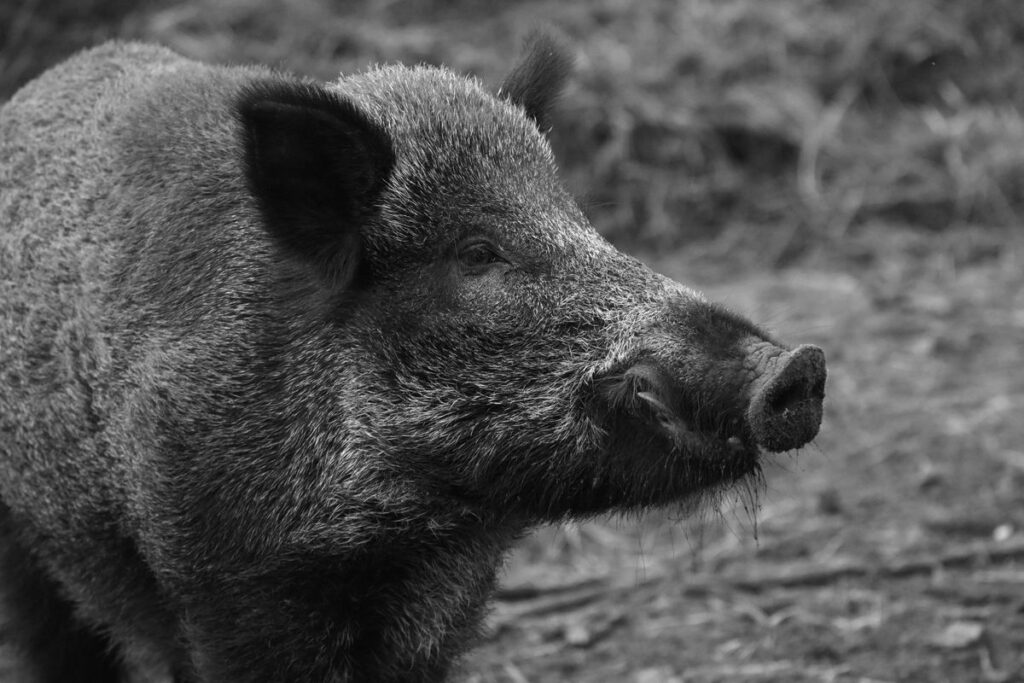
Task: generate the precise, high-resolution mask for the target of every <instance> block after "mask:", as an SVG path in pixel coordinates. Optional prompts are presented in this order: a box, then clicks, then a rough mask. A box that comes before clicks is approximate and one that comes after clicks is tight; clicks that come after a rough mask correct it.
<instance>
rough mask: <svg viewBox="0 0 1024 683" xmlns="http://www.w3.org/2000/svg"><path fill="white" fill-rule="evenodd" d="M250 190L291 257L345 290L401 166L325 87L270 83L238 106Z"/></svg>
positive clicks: (378, 132)
mask: <svg viewBox="0 0 1024 683" xmlns="http://www.w3.org/2000/svg"><path fill="white" fill-rule="evenodd" d="M237 107H238V114H239V117H240V119H241V122H242V129H243V144H244V152H245V157H244V163H245V174H246V179H247V180H248V183H249V189H250V191H251V192H252V194H253V197H255V199H256V201H257V203H258V205H259V208H260V212H261V213H262V215H263V220H264V222H265V226H266V229H267V230H268V232H270V234H271V235H273V236H274V238H276V240H277V241H278V243H279V244H281V245H282V246H283V247H284V248H285V249H286V250H288V251H289V252H291V253H292V254H294V255H296V256H298V257H300V258H301V259H304V260H305V261H307V262H311V263H313V264H314V265H315V266H316V267H317V268H318V269H319V272H320V275H321V276H323V277H324V278H325V279H326V280H327V281H328V282H329V283H330V284H331V285H333V286H337V287H345V286H347V285H348V284H350V283H351V282H352V279H353V278H354V277H355V274H356V271H357V269H358V266H359V251H360V243H361V240H360V235H359V231H360V228H361V226H362V224H363V223H364V222H365V220H366V218H367V217H368V216H369V215H370V214H371V213H372V211H373V210H374V208H375V204H376V201H377V199H378V198H379V196H380V193H381V191H382V190H383V188H384V185H385V183H386V182H387V179H388V177H389V175H390V173H391V168H392V166H393V164H394V152H393V151H392V148H391V143H390V141H389V139H388V137H387V135H386V133H385V132H384V131H383V130H382V129H381V128H380V127H379V126H377V125H376V124H374V123H373V122H371V121H370V120H369V119H368V118H367V117H366V116H365V115H364V114H363V113H362V112H361V111H360V110H359V109H358V108H356V106H355V105H353V104H352V103H351V102H349V101H347V100H345V99H344V98H342V97H340V96H338V95H335V94H333V93H331V92H329V91H328V90H326V89H325V88H323V87H322V86H320V85H316V84H312V83H307V82H302V81H286V80H281V81H267V82H260V83H255V84H252V85H250V86H248V87H247V88H245V89H244V90H243V92H242V93H241V94H240V96H239V99H238V103H237Z"/></svg>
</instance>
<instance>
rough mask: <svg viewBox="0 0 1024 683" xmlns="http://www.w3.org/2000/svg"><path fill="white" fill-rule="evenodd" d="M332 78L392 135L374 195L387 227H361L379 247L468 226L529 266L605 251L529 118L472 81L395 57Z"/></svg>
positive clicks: (436, 240) (440, 237) (454, 234)
mask: <svg viewBox="0 0 1024 683" xmlns="http://www.w3.org/2000/svg"><path fill="white" fill-rule="evenodd" d="M410 84H413V85H414V86H415V87H410ZM333 87H334V88H335V89H336V90H337V91H338V92H339V93H340V94H342V95H343V96H345V97H348V98H351V99H352V100H354V101H355V102H356V103H357V104H358V105H359V106H360V107H361V108H362V109H363V110H364V111H365V112H367V113H368V114H369V116H370V117H371V118H372V119H374V120H375V121H376V122H377V123H379V124H380V125H381V126H382V127H383V128H384V129H385V131H387V133H388V135H389V137H390V138H391V140H392V145H393V147H394V152H395V157H396V163H395V169H394V172H393V176H392V178H391V180H390V182H389V183H388V187H389V191H388V194H390V195H391V198H390V199H391V201H388V198H385V200H384V201H383V202H382V205H383V208H384V216H383V217H384V219H385V222H386V223H387V225H388V227H387V230H385V231H383V234H381V232H380V231H375V232H377V234H368V235H366V236H365V237H366V239H367V240H368V241H369V242H370V243H371V245H373V246H376V247H378V248H380V250H381V251H390V250H393V249H395V248H399V249H403V250H409V251H419V252H420V253H421V254H423V255H424V256H428V255H435V254H436V252H437V251H438V250H441V249H445V248H449V247H450V246H451V245H452V244H453V243H455V242H457V241H458V240H460V239H464V238H466V237H469V236H472V235H473V234H477V233H482V234H485V235H487V236H489V237H492V238H494V239H496V240H497V241H499V242H500V245H501V246H503V247H506V248H513V249H515V250H516V252H517V254H516V255H517V256H519V257H520V258H525V259H526V260H527V261H528V263H524V265H531V264H532V265H534V266H536V267H538V268H542V267H544V266H550V265H552V264H553V263H555V262H557V261H558V260H560V259H561V258H562V257H565V256H570V255H576V254H590V255H594V254H599V253H609V252H610V251H612V248H611V246H610V245H608V243H607V242H606V241H605V240H603V239H602V238H601V237H600V236H599V235H598V234H597V233H596V231H594V230H593V228H592V227H591V226H590V225H589V223H588V222H587V220H586V219H585V218H584V216H583V214H582V213H581V212H580V210H579V208H578V207H577V206H576V203H575V202H574V201H573V200H572V198H571V197H570V196H569V194H568V193H567V192H566V191H565V190H564V188H563V187H562V185H561V183H560V181H559V179H558V171H557V168H556V166H555V162H554V158H553V156H552V153H551V148H550V146H549V145H548V142H547V140H546V139H545V138H544V136H543V135H542V134H541V133H540V131H539V130H538V129H537V127H536V124H535V123H534V122H533V121H532V120H530V119H529V118H528V117H527V116H526V115H525V114H524V112H523V111H522V109H520V108H519V107H518V106H515V105H513V104H510V103H509V102H507V101H505V100H503V99H500V98H497V97H495V96H494V95H492V94H490V93H488V92H487V91H485V90H484V89H483V88H482V87H481V85H480V84H479V83H478V82H477V81H475V80H473V79H469V78H465V77H462V76H457V75H454V74H452V73H450V72H448V71H445V70H440V69H434V68H429V67H413V68H409V67H403V66H394V67H384V68H380V69H376V70H373V71H370V72H367V73H365V74H360V75H358V76H354V77H351V78H347V79H342V80H340V81H338V82H336V83H335V84H334V85H333Z"/></svg>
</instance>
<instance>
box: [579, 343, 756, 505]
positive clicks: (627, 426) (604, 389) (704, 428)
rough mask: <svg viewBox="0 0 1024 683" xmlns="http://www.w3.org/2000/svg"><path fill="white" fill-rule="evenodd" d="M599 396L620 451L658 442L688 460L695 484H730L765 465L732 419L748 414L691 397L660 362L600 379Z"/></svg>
mask: <svg viewBox="0 0 1024 683" xmlns="http://www.w3.org/2000/svg"><path fill="white" fill-rule="evenodd" d="M598 392H599V394H600V395H601V396H602V397H603V401H602V402H603V404H604V406H605V409H606V411H608V413H606V418H607V420H608V421H607V422H606V424H609V425H610V426H611V431H612V432H613V433H614V434H615V436H614V437H613V438H615V440H616V441H618V442H620V443H619V446H620V448H623V449H625V450H630V449H632V450H636V448H638V447H639V448H640V449H641V450H643V445H644V444H649V443H650V442H651V441H652V440H654V441H657V442H660V443H661V447H660V448H655V449H654V450H656V451H661V452H662V455H669V456H681V457H682V458H685V459H686V460H687V461H688V462H687V466H686V467H685V471H686V476H687V477H688V479H689V480H690V481H689V483H690V484H693V485H696V486H697V487H705V486H709V485H713V484H717V483H724V482H726V481H729V480H736V479H740V478H742V477H744V476H746V475H748V474H751V473H753V472H754V471H756V470H757V469H758V467H759V461H760V457H761V452H762V449H761V447H760V446H759V445H758V444H757V442H756V440H755V438H754V436H753V433H752V431H751V429H750V427H749V426H748V425H747V424H745V420H743V419H742V418H739V417H732V416H730V413H732V414H742V411H729V410H722V409H717V410H716V409H712V408H711V406H712V404H713V402H711V401H702V400H700V397H697V396H687V395H686V394H685V392H684V391H683V390H682V389H681V388H680V387H679V386H678V385H677V384H676V383H675V382H673V381H672V379H671V377H670V376H669V374H668V373H667V372H665V371H664V370H663V369H662V368H661V367H660V366H659V365H658V364H656V363H653V362H647V361H641V362H634V363H632V364H630V365H629V367H628V368H626V369H625V370H622V371H618V372H611V373H608V374H606V375H605V376H604V377H602V378H601V379H600V380H598ZM702 407H703V410H701V408H702ZM644 437H646V438H644ZM652 445H653V444H652ZM648 450H649V448H648ZM665 451H668V453H665Z"/></svg>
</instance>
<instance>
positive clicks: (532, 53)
mask: <svg viewBox="0 0 1024 683" xmlns="http://www.w3.org/2000/svg"><path fill="white" fill-rule="evenodd" d="M524 53H525V54H524V55H523V58H522V60H521V61H520V62H519V64H518V65H516V67H515V68H514V69H512V72H511V73H510V74H509V75H508V76H506V77H505V82H504V83H502V84H501V88H500V89H499V90H498V95H499V96H500V97H503V98H504V99H506V100H508V101H509V102H511V103H513V104H517V105H519V106H520V107H522V108H523V109H524V110H526V115H527V116H529V117H530V118H531V119H533V120H534V121H535V122H536V123H537V127H538V128H540V129H541V130H542V131H544V132H547V130H548V128H550V126H551V122H550V121H549V120H548V115H549V114H550V111H551V106H552V105H553V104H554V102H555V100H556V99H557V98H558V96H559V95H560V94H561V93H562V88H563V87H564V86H565V81H566V79H568V77H569V74H570V73H571V72H572V57H571V56H570V55H569V51H568V50H567V49H566V47H565V46H564V45H563V44H562V43H560V42H558V41H557V40H555V38H553V37H552V36H551V35H549V34H547V33H542V32H535V33H533V34H531V35H530V36H529V37H528V38H527V39H526V45H525V49H524Z"/></svg>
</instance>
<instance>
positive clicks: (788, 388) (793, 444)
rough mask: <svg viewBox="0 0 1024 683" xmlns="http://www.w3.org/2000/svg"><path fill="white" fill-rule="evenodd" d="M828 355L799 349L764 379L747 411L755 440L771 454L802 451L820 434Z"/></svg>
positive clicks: (802, 348)
mask: <svg viewBox="0 0 1024 683" xmlns="http://www.w3.org/2000/svg"><path fill="white" fill-rule="evenodd" d="M825 375H826V372H825V353H824V352H823V351H822V350H821V349H820V348H818V347H817V346H811V345H809V344H805V345H803V346H798V347H797V348H795V349H793V350H792V351H790V352H788V353H787V354H786V355H785V356H783V357H781V358H779V360H778V362H776V363H775V364H774V367H773V369H772V371H771V372H770V373H769V374H768V375H767V376H765V377H762V378H761V381H760V382H759V383H758V384H759V387H758V388H757V390H756V391H755V392H754V395H753V397H752V399H751V402H750V407H749V409H748V414H747V420H748V423H749V424H750V426H751V429H752V430H753V432H754V438H755V439H756V440H757V442H758V443H759V444H761V446H763V447H764V448H767V449H768V450H769V451H772V452H776V453H777V452H779V451H788V450H792V449H794V448H800V447H801V446H803V445H804V444H806V443H807V442H809V441H810V440H811V439H813V438H814V437H815V436H817V434H818V428H819V427H820V426H821V413H822V400H823V399H824V398H825Z"/></svg>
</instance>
